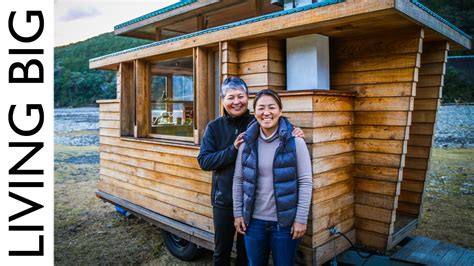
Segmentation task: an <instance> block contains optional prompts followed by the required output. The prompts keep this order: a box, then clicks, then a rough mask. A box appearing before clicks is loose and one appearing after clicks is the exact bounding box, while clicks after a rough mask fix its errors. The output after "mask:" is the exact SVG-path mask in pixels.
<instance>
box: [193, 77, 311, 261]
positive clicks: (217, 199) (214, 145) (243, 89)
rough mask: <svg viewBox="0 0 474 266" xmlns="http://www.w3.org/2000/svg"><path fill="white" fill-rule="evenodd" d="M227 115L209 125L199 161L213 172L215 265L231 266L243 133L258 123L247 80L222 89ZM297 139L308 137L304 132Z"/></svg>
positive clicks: (240, 252)
mask: <svg viewBox="0 0 474 266" xmlns="http://www.w3.org/2000/svg"><path fill="white" fill-rule="evenodd" d="M221 99H222V105H223V106H224V115H223V116H221V117H219V118H217V119H215V120H214V121H212V122H210V123H209V124H208V125H207V128H206V132H205V133H204V137H203V139H202V144H201V148H200V151H199V155H198V157H197V159H198V161H199V165H200V166H201V168H202V169H203V170H206V171H212V191H211V202H212V211H213V222H214V244H215V246H214V256H213V262H214V265H230V264H231V263H230V262H231V260H230V254H231V251H232V245H233V243H234V235H235V228H234V224H233V222H234V215H233V211H232V178H233V176H234V166H235V158H236V157H237V150H238V148H239V146H240V145H241V143H242V142H243V139H242V136H243V135H242V134H241V133H242V132H244V131H245V130H246V129H247V126H248V125H249V123H250V122H251V121H252V120H253V119H254V117H253V115H251V114H250V113H249V111H248V108H247V107H248V88H247V85H246V84H245V82H244V81H243V80H241V79H240V78H237V77H230V78H227V79H225V80H224V82H223V84H222V87H221ZM293 135H295V136H300V137H304V134H303V131H302V130H301V129H300V128H295V129H294V131H293ZM241 236H242V235H240V234H238V235H237V261H236V265H246V264H247V258H246V255H245V248H244V241H243V239H242V237H241Z"/></svg>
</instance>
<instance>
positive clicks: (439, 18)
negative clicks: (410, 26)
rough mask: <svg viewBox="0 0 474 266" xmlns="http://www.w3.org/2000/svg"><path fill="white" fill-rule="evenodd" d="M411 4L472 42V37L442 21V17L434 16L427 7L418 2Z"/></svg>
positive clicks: (413, 0)
mask: <svg viewBox="0 0 474 266" xmlns="http://www.w3.org/2000/svg"><path fill="white" fill-rule="evenodd" d="M411 2H412V3H413V4H414V5H416V6H417V7H419V8H421V9H423V11H425V12H426V13H428V14H430V15H431V16H432V17H434V18H436V19H437V20H439V21H441V22H443V23H444V24H446V25H447V26H448V27H450V28H451V29H453V30H455V31H457V32H459V33H460V34H461V35H463V36H464V37H466V38H468V39H469V40H472V36H471V35H469V34H467V33H465V32H464V31H462V30H461V29H460V28H458V27H456V26H455V25H454V24H452V23H451V22H449V21H447V20H446V19H444V18H443V17H441V16H440V15H438V14H436V13H435V12H434V11H433V10H431V9H429V8H428V7H426V6H424V5H423V4H422V3H420V2H418V0H411Z"/></svg>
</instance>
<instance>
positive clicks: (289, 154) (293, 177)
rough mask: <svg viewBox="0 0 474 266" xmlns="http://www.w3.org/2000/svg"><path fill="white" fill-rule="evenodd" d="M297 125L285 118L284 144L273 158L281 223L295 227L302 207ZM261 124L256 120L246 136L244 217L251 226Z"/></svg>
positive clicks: (281, 133)
mask: <svg viewBox="0 0 474 266" xmlns="http://www.w3.org/2000/svg"><path fill="white" fill-rule="evenodd" d="M292 130H293V125H291V124H290V122H289V121H288V120H287V119H286V118H285V117H281V118H280V121H279V127H278V133H277V134H278V135H279V141H280V144H279V146H278V148H277V150H276V152H275V157H274V159H273V188H274V193H275V201H276V210H277V219H278V224H279V225H280V226H281V227H289V226H292V225H293V222H294V221H295V217H296V208H297V204H298V175H297V171H296V144H295V139H294V137H293V136H292V135H291V132H292ZM259 134H260V125H259V124H258V123H257V122H256V121H254V122H252V123H251V124H250V125H249V127H248V128H247V131H246V134H245V136H244V140H245V148H244V150H243V151H242V176H243V191H244V198H243V203H244V204H243V205H244V206H243V217H244V222H245V224H249V222H250V218H251V217H252V212H253V209H254V203H255V191H256V188H257V178H258V155H257V152H258V136H259Z"/></svg>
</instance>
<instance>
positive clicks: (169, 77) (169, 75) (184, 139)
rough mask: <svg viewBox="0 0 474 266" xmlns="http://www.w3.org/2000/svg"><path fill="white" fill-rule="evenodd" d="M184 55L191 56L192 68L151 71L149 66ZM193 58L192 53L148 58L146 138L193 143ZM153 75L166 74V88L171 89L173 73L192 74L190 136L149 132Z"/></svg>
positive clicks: (194, 104) (150, 130)
mask: <svg viewBox="0 0 474 266" xmlns="http://www.w3.org/2000/svg"><path fill="white" fill-rule="evenodd" d="M185 57H191V59H192V61H193V70H191V71H173V70H165V69H160V70H159V71H156V72H153V73H152V70H151V66H152V65H153V64H157V63H159V62H163V61H170V60H173V59H179V58H185ZM195 63H196V62H195V60H194V58H193V56H192V54H190V55H188V56H181V57H172V58H168V59H161V60H150V61H148V62H147V73H148V77H149V78H148V80H147V87H148V88H149V90H148V96H147V99H146V100H147V102H148V112H147V113H148V116H149V119H148V121H149V122H148V125H147V127H148V128H147V138H151V139H156V140H166V141H170V140H171V141H182V142H189V143H193V141H194V139H195V136H194V134H195V132H194V127H195V126H194V121H195V119H194V116H195V111H194V110H196V101H195V98H196V97H195V94H196V88H195V87H196V86H195V82H196V81H195V78H196V77H195V75H194V68H195ZM153 75H163V76H166V84H167V90H170V89H171V90H172V89H173V76H174V75H188V76H192V79H193V85H192V89H193V113H194V114H193V124H192V126H193V136H190V137H185V136H176V135H167V134H156V133H151V132H152V129H151V124H152V123H151V118H152V114H151V111H152V109H151V100H152V97H151V77H152V76H153ZM170 87H171V88H170Z"/></svg>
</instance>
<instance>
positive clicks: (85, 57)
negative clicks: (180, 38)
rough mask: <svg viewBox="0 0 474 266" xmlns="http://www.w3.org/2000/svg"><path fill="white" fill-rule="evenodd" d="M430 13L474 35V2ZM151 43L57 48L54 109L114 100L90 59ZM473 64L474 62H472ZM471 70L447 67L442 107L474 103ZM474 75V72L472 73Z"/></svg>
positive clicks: (460, 0)
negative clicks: (90, 64)
mask: <svg viewBox="0 0 474 266" xmlns="http://www.w3.org/2000/svg"><path fill="white" fill-rule="evenodd" d="M419 2H420V3H422V4H424V5H425V6H427V7H428V8H430V9H431V10H433V11H435V12H436V13H438V14H439V15H441V16H442V17H443V18H445V19H446V20H447V21H449V22H451V23H452V24H454V25H456V26H457V27H458V28H460V29H462V30H463V31H464V32H466V33H467V34H469V35H470V36H473V35H474V1H472V0H450V1H448V0H420V1H419ZM147 43H150V41H147V40H140V39H133V38H127V37H120V36H114V35H113V33H111V32H110V33H104V34H101V35H99V36H96V37H93V38H90V39H87V40H85V41H81V42H77V43H73V44H69V45H65V46H60V47H55V48H54V105H55V107H57V108H59V107H81V106H96V103H95V101H96V100H98V99H111V98H115V93H116V80H115V72H113V71H105V70H91V69H89V59H91V58H95V57H98V56H102V55H106V54H109V53H113V52H117V51H121V50H124V49H127V48H132V47H136V46H140V45H144V44H147ZM473 54H474V51H473V50H472V49H471V50H468V51H454V52H450V53H449V55H450V56H466V55H473ZM470 60H474V58H471V59H470ZM468 71H469V68H467V67H459V66H457V67H454V66H451V65H450V64H449V63H448V67H447V70H446V76H445V87H444V89H443V98H442V101H443V103H474V78H473V75H472V74H471V75H469V73H468ZM470 71H471V72H472V71H473V70H472V69H471V70H470Z"/></svg>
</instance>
